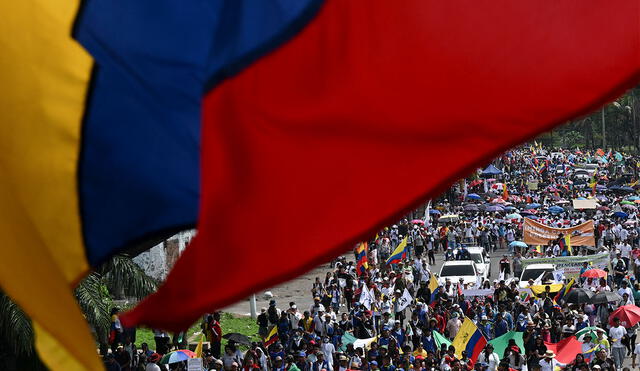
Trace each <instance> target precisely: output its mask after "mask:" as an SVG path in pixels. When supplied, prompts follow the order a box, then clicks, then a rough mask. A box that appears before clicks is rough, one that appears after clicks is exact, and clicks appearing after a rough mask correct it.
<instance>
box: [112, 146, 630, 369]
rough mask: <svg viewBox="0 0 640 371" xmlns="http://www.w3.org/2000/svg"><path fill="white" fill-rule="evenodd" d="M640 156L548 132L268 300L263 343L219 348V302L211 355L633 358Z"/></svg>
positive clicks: (334, 359)
mask: <svg viewBox="0 0 640 371" xmlns="http://www.w3.org/2000/svg"><path fill="white" fill-rule="evenodd" d="M620 157H622V160H620V159H619V158H620ZM605 159H606V160H607V161H606V162H605V161H604V160H605ZM639 164H640V163H638V162H637V161H636V160H635V159H632V158H629V157H625V156H622V155H620V156H617V155H616V154H605V153H601V152H597V153H588V152H585V153H583V152H580V151H569V150H547V149H545V148H542V147H541V146H538V145H534V146H531V147H523V148H519V149H515V150H512V151H509V152H507V153H505V154H503V155H502V156H501V157H499V158H498V159H496V160H495V161H494V162H493V164H492V165H491V166H489V167H487V168H486V169H484V170H482V169H481V170H479V171H478V172H477V173H475V174H473V175H472V176H470V177H469V178H467V179H465V180H463V181H462V182H460V184H456V186H454V187H453V188H452V189H451V190H450V191H449V192H447V193H445V195H443V196H442V197H441V198H439V199H437V200H432V202H430V203H429V206H428V207H426V208H425V209H424V210H421V211H420V213H415V215H413V216H414V218H406V219H401V220H399V221H398V222H397V223H396V224H393V225H391V226H389V227H386V228H383V229H382V230H380V231H379V232H378V233H377V234H376V236H375V237H373V238H372V239H371V240H369V241H366V242H363V243H361V244H358V246H357V247H356V248H355V251H354V256H353V259H349V258H345V257H343V258H340V259H337V260H335V261H334V262H332V265H331V270H330V271H329V272H327V274H326V276H324V277H322V278H321V277H317V278H316V279H315V281H314V282H313V283H312V287H310V289H311V297H312V298H313V304H311V306H310V307H308V308H303V309H305V310H298V308H297V306H296V304H295V303H294V302H290V303H289V307H288V308H284V309H281V308H279V307H278V305H277V303H276V301H275V300H271V302H270V303H269V307H268V308H263V309H262V311H261V313H260V315H259V316H258V318H257V325H258V331H257V332H258V333H257V334H256V335H258V336H259V337H260V340H261V342H260V343H259V344H256V345H255V346H254V347H251V348H250V349H244V348H240V347H236V346H234V345H229V344H228V345H226V346H225V347H224V352H222V354H220V351H219V349H220V346H221V342H220V340H221V337H220V336H221V334H222V332H223V329H222V328H221V327H220V323H219V320H220V317H219V314H212V315H211V316H209V317H207V318H206V321H205V325H204V326H203V330H204V333H205V335H206V337H207V340H208V341H210V342H211V344H212V345H211V350H210V351H209V352H207V357H205V367H208V368H207V369H223V370H225V371H230V370H238V369H240V368H243V369H246V370H249V369H258V368H259V369H261V370H278V371H280V370H283V371H289V370H293V371H295V370H300V371H321V370H326V371H346V370H363V371H371V370H383V371H398V370H402V371H407V370H408V369H412V370H416V371H417V370H425V371H426V370H456V371H458V370H462V371H465V370H466V371H469V370H474V369H475V370H490V371H495V370H543V371H547V370H548V371H555V370H557V369H567V370H580V371H583V370H587V371H590V370H600V371H604V370H622V369H623V367H625V366H633V367H635V358H636V356H637V354H640V351H639V350H638V349H640V345H638V346H636V331H637V329H638V326H636V324H637V323H638V321H640V308H638V307H636V306H635V304H636V302H640V292H639V291H638V290H637V288H638V278H639V277H637V276H636V274H637V273H640V245H639V242H640V241H639V236H640V227H639V226H638V223H637V206H636V205H639V204H640V197H638V196H636V195H635V193H636V189H637V188H639V187H638V182H637V181H636V179H638V170H639V169H638V165H639ZM415 216H417V217H415ZM492 261H493V262H496V263H497V264H496V265H497V267H498V268H497V271H494V272H491V266H492V264H491V262H492ZM437 263H442V267H441V268H440V269H436V265H437ZM467 267H468V269H469V271H465V269H467ZM449 270H450V271H449ZM465 272H470V273H468V274H467V273H465ZM491 274H495V276H494V277H493V278H491V277H490V276H491ZM114 328H116V329H117V324H115V325H114ZM154 354H155V353H154ZM631 357H633V364H631ZM154 358H155V357H154V356H153V354H150V355H147V359H154Z"/></svg>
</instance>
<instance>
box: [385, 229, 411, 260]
mask: <svg viewBox="0 0 640 371" xmlns="http://www.w3.org/2000/svg"><path fill="white" fill-rule="evenodd" d="M408 238H409V236H406V237H405V238H403V239H402V241H401V242H400V243H399V244H398V247H396V248H395V250H393V252H392V253H391V256H389V258H388V259H387V265H391V264H398V263H400V262H401V261H403V260H404V259H405V258H406V257H407V239H408Z"/></svg>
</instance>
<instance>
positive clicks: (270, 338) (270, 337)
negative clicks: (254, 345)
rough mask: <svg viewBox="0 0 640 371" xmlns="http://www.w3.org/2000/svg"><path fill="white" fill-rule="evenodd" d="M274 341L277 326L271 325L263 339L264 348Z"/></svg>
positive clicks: (276, 339)
mask: <svg viewBox="0 0 640 371" xmlns="http://www.w3.org/2000/svg"><path fill="white" fill-rule="evenodd" d="M276 341H278V326H273V328H272V329H271V331H269V335H267V337H266V338H265V339H264V346H265V348H266V347H268V346H269V345H271V344H273V343H275V342H276Z"/></svg>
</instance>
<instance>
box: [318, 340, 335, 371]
mask: <svg viewBox="0 0 640 371" xmlns="http://www.w3.org/2000/svg"><path fill="white" fill-rule="evenodd" d="M320 349H321V350H322V354H324V359H325V360H327V363H329V369H330V370H332V369H333V353H335V352H336V348H335V347H334V346H333V344H332V343H325V342H323V343H322V345H321V346H320Z"/></svg>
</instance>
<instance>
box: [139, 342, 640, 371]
mask: <svg viewBox="0 0 640 371" xmlns="http://www.w3.org/2000/svg"><path fill="white" fill-rule="evenodd" d="M639 345H640V344H639ZM144 371H161V370H160V366H158V365H156V364H155V363H147V367H145V368H144Z"/></svg>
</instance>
